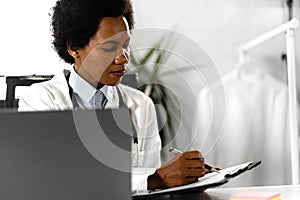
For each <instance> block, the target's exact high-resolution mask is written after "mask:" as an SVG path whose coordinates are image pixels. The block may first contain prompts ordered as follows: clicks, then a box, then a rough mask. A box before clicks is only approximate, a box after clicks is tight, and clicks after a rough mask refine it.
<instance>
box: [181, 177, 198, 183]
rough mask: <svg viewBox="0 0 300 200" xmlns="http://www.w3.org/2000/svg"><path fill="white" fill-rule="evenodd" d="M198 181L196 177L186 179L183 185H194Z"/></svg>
mask: <svg viewBox="0 0 300 200" xmlns="http://www.w3.org/2000/svg"><path fill="white" fill-rule="evenodd" d="M197 181H198V177H187V178H186V179H185V180H184V184H189V183H194V182H197Z"/></svg>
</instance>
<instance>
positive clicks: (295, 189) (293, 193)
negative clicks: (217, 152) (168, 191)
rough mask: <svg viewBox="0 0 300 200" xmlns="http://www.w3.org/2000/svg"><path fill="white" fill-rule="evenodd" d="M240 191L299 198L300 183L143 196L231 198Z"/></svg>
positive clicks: (187, 199) (204, 199) (166, 199)
mask: <svg viewBox="0 0 300 200" xmlns="http://www.w3.org/2000/svg"><path fill="white" fill-rule="evenodd" d="M239 192H279V193H280V194H281V199H282V200H299V199H300V185H298V186H291V185H284V186H265V187H240V188H215V189H207V190H206V191H205V192H199V191H195V192H188V193H181V194H173V195H161V196H153V197H147V198H142V199H145V200H229V198H230V196H231V195H232V194H235V193H239Z"/></svg>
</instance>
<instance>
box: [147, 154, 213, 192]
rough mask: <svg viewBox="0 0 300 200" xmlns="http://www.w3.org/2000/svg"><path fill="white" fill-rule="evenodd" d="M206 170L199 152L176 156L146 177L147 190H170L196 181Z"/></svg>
mask: <svg viewBox="0 0 300 200" xmlns="http://www.w3.org/2000/svg"><path fill="white" fill-rule="evenodd" d="M206 171H207V170H206V169H205V167H204V159H203V157H202V155H201V153H200V152H199V151H188V152H184V153H181V154H178V155H177V156H176V157H174V158H173V159H172V160H170V161H169V162H167V163H166V164H164V165H163V166H161V167H160V168H159V169H157V170H156V172H155V173H154V174H152V175H150V176H149V177H148V189H158V188H170V187H176V186H180V185H185V184H188V183H193V182H196V181H198V178H199V177H202V176H203V175H204V174H205V172H206Z"/></svg>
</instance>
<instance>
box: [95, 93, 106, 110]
mask: <svg viewBox="0 0 300 200" xmlns="http://www.w3.org/2000/svg"><path fill="white" fill-rule="evenodd" d="M106 103H107V98H106V97H105V95H104V94H103V93H102V92H101V91H100V90H97V91H96V93H95V108H100V109H103V108H104V107H105V105H106Z"/></svg>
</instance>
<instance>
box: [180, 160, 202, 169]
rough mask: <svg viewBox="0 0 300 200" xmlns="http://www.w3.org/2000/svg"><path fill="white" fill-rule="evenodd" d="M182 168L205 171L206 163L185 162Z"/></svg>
mask: <svg viewBox="0 0 300 200" xmlns="http://www.w3.org/2000/svg"><path fill="white" fill-rule="evenodd" d="M182 166H183V167H186V168H201V169H203V170H204V169H205V165H204V162H203V161H201V160H185V161H184V162H183V164H182Z"/></svg>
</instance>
